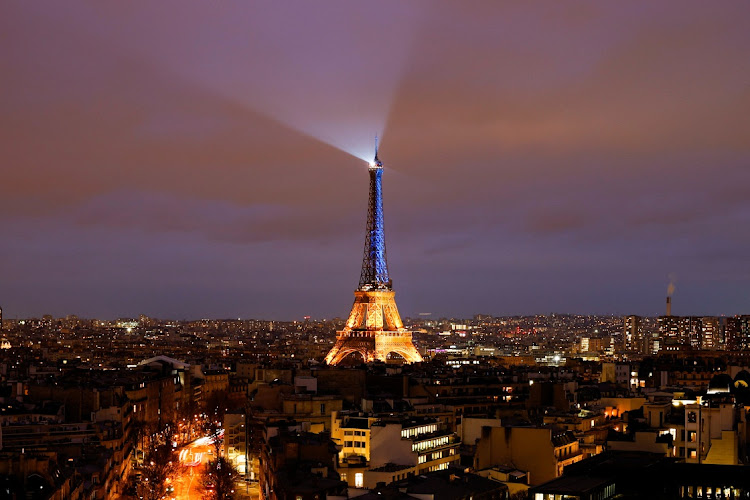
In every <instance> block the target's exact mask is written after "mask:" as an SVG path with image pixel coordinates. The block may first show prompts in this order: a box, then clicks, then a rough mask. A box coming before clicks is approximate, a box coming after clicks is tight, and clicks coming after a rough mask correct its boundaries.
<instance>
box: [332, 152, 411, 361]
mask: <svg viewBox="0 0 750 500" xmlns="http://www.w3.org/2000/svg"><path fill="white" fill-rule="evenodd" d="M368 170H369V174H370V199H369V203H368V209H367V231H366V233H365V250H364V256H363V258H362V271H361V273H360V275H359V287H357V289H356V290H355V291H354V305H352V311H351V313H349V319H348V320H347V321H346V325H345V326H344V329H343V330H341V331H340V332H338V333H337V335H336V344H335V345H334V346H333V348H332V349H331V350H330V351H329V352H328V355H326V363H328V364H329V365H337V364H339V363H340V362H341V361H342V360H343V359H344V358H346V357H347V356H349V355H350V354H353V353H359V354H360V355H361V356H362V358H363V359H364V361H365V362H368V363H369V362H372V361H375V360H379V361H386V359H387V358H388V355H389V354H391V353H395V354H398V355H399V356H401V357H402V358H403V359H404V361H405V362H407V363H416V362H420V361H422V356H421V355H420V354H419V352H418V351H417V349H416V348H415V347H414V343H413V342H412V337H411V332H410V331H409V330H407V329H406V328H404V324H403V322H402V321H401V316H399V313H398V308H397V307H396V301H395V292H394V291H393V283H392V281H391V278H390V276H389V274H388V263H387V259H386V252H385V230H384V227H383V163H382V162H381V161H380V159H379V158H378V151H377V147H376V148H375V158H374V160H373V161H372V162H370V166H369V169H368Z"/></svg>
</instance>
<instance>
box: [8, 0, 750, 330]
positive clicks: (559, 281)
mask: <svg viewBox="0 0 750 500" xmlns="http://www.w3.org/2000/svg"><path fill="white" fill-rule="evenodd" d="M679 7H680V8H679V9H676V8H674V4H670V3H659V4H654V3H647V2H634V3H629V4H627V5H601V4H596V3H581V4H576V5H574V6H571V5H553V6H530V5H522V6H521V5H497V4H495V3H494V2H492V3H489V2H488V3H486V4H477V5H476V6H475V8H474V9H471V10H470V9H466V8H465V7H460V6H455V5H451V4H449V3H441V2H439V3H429V4H427V3H420V2H414V3H410V4H409V5H408V6H404V5H402V4H399V3H395V2H394V3H389V2H385V3H380V4H379V5H378V6H377V8H376V7H374V6H370V5H350V4H339V3H323V4H316V5H315V6H314V7H313V6H310V5H305V4H303V3H299V4H296V3H294V4H289V3H287V4H283V5H270V6H269V5H264V6H263V7H262V8H261V7H254V6H252V5H246V6H233V7H232V8H228V7H214V8H211V9H208V8H200V7H195V6H184V5H182V4H178V3H170V2H162V3H159V4H158V5H150V4H144V5H127V6H126V5H97V4H89V3H87V2H71V3H66V4H65V5H64V6H63V5H57V4H54V3H51V2H50V3H34V4H28V3H24V4H21V3H18V4H8V5H5V6H3V7H2V12H3V15H2V16H0V27H2V30H3V32H4V33H6V37H7V39H8V40H10V41H12V42H13V43H6V44H3V46H2V47H0V65H1V66H0V67H2V68H3V74H4V75H6V80H7V81H6V82H4V83H5V85H4V87H5V88H4V92H3V94H2V96H0V110H2V113H1V114H0V123H2V128H3V130H4V132H5V133H4V134H3V138H2V139H0V141H2V151H3V152H4V154H3V162H4V168H3V174H4V175H3V180H2V182H0V205H1V206H2V211H1V212H0V224H1V225H2V227H3V244H2V245H0V262H2V264H0V271H1V274H2V276H1V277H0V305H1V306H2V307H3V308H4V312H5V316H6V317H7V318H13V317H17V318H20V317H32V316H41V315H42V314H45V313H49V314H52V315H54V316H65V315H67V314H77V315H79V316H81V317H101V318H116V317H132V316H137V315H138V314H140V313H143V314H147V315H149V316H153V317H161V318H175V319H182V318H190V319H192V318H201V317H210V318H229V317H241V318H250V317H253V318H263V319H266V318H267V319H280V320H283V319H295V318H300V317H302V316H304V315H310V316H313V317H317V318H323V317H328V318H331V317H336V316H338V317H346V313H347V310H348V305H349V300H350V297H351V289H352V288H353V286H355V285H356V281H357V280H356V278H357V275H358V269H359V265H360V263H361V261H360V255H361V254H360V251H361V242H362V236H363V232H364V229H365V217H364V214H365V209H366V186H367V184H366V182H367V163H366V160H369V158H368V157H367V155H368V154H370V153H371V151H372V141H373V137H374V136H375V135H376V134H378V135H379V136H380V137H382V148H381V150H382V156H383V157H384V158H386V159H387V160H386V170H388V172H387V175H388V188H387V190H386V192H385V195H384V198H385V199H384V210H385V214H386V216H385V219H386V223H385V224H386V227H387V232H388V250H389V252H388V253H389V261H390V262H389V264H390V268H391V269H390V271H391V274H392V275H393V276H394V284H393V287H394V290H395V291H396V292H397V294H398V297H399V308H400V309H401V311H402V314H403V316H405V317H416V316H417V315H418V314H419V313H421V312H431V313H433V317H470V316H472V315H473V314H476V313H485V314H492V315H497V316H504V315H528V314H543V313H550V312H557V313H580V314H639V315H648V316H654V315H659V314H663V313H664V297H665V296H666V294H667V287H668V284H669V283H670V280H672V279H674V282H675V284H676V291H675V294H674V304H673V313H674V314H676V315H721V314H726V315H731V314H741V313H745V314H746V313H748V312H749V311H750V292H748V290H750V286H748V285H750V268H749V267H748V263H747V258H746V255H747V253H748V252H747V251H748V249H750V236H748V235H747V234H746V231H744V230H743V228H744V226H745V225H746V224H747V222H748V219H750V201H748V199H747V197H746V195H745V193H744V191H745V186H746V185H747V182H748V181H750V170H748V168H747V164H748V159H750V155H749V154H748V152H749V151H748V148H750V140H749V139H750V123H748V118H747V117H748V116H750V93H749V91H748V81H750V62H749V61H748V60H747V57H746V54H747V53H748V49H750V34H748V33H747V30H746V27H745V24H746V23H744V20H745V19H747V15H748V14H750V6H748V4H746V3H740V2H727V3H723V4H722V5H721V6H720V7H718V8H712V9H705V8H703V6H702V4H700V3H697V2H686V3H680V4H679ZM167 19H168V20H169V22H167V21H166V20H167Z"/></svg>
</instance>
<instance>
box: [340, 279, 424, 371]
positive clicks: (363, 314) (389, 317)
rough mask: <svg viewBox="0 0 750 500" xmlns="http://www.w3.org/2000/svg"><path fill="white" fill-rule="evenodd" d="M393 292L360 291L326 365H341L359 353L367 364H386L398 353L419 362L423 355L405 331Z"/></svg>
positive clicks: (405, 359)
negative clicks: (393, 354)
mask: <svg viewBox="0 0 750 500" xmlns="http://www.w3.org/2000/svg"><path fill="white" fill-rule="evenodd" d="M394 295H395V292H394V291H393V290H357V291H356V292H354V305H353V306H352V312H351V313H350V314H349V319H348V320H347V322H346V326H345V327H344V329H343V330H341V331H340V332H338V334H337V335H336V345H335V346H333V349H331V350H330V352H329V353H328V355H327V356H326V363H328V364H329V365H337V364H339V363H340V362H341V360H343V359H344V358H345V357H347V356H348V355H350V354H353V353H355V352H356V353H359V354H361V355H362V358H364V361H365V362H366V363H370V362H372V361H376V360H377V361H385V360H386V357H387V356H388V354H390V353H396V354H398V355H399V356H401V357H402V358H404V361H405V362H407V363H418V362H420V361H422V356H421V355H420V354H419V352H418V351H417V349H416V348H415V347H414V344H413V343H412V340H411V332H410V331H409V330H407V329H406V328H404V324H403V323H402V322H401V317H400V316H399V314H398V308H397V307H396V301H395V300H394Z"/></svg>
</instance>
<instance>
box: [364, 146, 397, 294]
mask: <svg viewBox="0 0 750 500" xmlns="http://www.w3.org/2000/svg"><path fill="white" fill-rule="evenodd" d="M369 172H370V202H369V205H368V210H367V232H366V234H365V252H364V256H363V257H362V272H361V274H360V275H359V289H360V290H373V289H376V290H390V289H391V280H390V278H389V276H388V262H387V259H386V253H385V230H384V228H383V163H382V162H381V161H380V159H378V150H377V147H376V148H375V159H374V160H373V161H372V162H370V168H369Z"/></svg>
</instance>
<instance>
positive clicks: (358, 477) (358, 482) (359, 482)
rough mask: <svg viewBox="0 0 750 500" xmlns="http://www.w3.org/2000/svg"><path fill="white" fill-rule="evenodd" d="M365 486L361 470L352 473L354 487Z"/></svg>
mask: <svg viewBox="0 0 750 500" xmlns="http://www.w3.org/2000/svg"><path fill="white" fill-rule="evenodd" d="M364 486H365V475H364V474H362V473H361V472H357V473H356V474H354V487H355V488H363V487H364Z"/></svg>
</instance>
